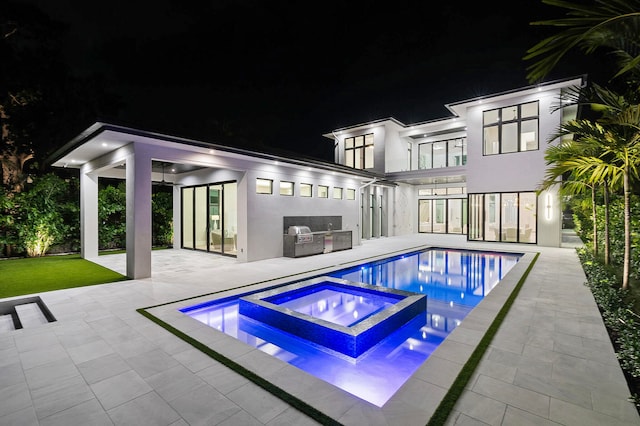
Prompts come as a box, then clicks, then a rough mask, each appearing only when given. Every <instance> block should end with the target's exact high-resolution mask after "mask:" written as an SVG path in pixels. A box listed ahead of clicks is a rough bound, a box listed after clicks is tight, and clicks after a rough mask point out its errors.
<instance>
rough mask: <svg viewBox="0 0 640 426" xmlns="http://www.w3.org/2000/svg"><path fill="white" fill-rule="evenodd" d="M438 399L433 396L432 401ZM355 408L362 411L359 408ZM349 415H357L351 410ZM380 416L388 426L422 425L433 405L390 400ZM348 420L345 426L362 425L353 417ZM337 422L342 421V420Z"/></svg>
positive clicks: (436, 396) (431, 412)
mask: <svg viewBox="0 0 640 426" xmlns="http://www.w3.org/2000/svg"><path fill="white" fill-rule="evenodd" d="M439 398H440V396H439V395H437V394H436V395H433V399H434V400H438V399H439ZM357 408H358V409H360V410H362V408H361V407H359V406H358V407H357ZM349 413H357V411H355V409H352V410H351V411H350V412H349ZM382 414H384V418H385V420H386V421H387V424H389V425H422V424H424V422H425V419H428V418H430V417H431V415H432V414H433V404H429V405H428V406H426V407H419V406H416V405H414V404H408V403H407V402H405V401H400V400H395V399H392V400H390V401H389V402H387V403H386V404H385V405H384V407H382ZM350 418H351V419H352V421H351V422H350V423H345V424H346V425H350V426H351V425H353V426H358V425H361V424H362V422H361V421H358V419H357V418H356V417H355V416H350ZM338 420H340V421H342V418H341V419H338ZM343 423H344V422H343Z"/></svg>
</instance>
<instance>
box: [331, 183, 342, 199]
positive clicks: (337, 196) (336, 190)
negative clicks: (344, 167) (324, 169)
mask: <svg viewBox="0 0 640 426" xmlns="http://www.w3.org/2000/svg"><path fill="white" fill-rule="evenodd" d="M333 198H334V199H336V200H342V188H339V187H337V186H334V187H333Z"/></svg>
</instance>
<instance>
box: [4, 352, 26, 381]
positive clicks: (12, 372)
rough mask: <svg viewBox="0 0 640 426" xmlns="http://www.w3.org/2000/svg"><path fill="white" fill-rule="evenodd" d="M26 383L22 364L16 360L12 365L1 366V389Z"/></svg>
mask: <svg viewBox="0 0 640 426" xmlns="http://www.w3.org/2000/svg"><path fill="white" fill-rule="evenodd" d="M24 381H25V376H24V372H23V371H22V364H21V363H20V361H18V360H17V359H14V362H13V363H12V364H6V365H2V366H0V388H3V387H6V386H11V385H15V384H18V383H23V382H24Z"/></svg>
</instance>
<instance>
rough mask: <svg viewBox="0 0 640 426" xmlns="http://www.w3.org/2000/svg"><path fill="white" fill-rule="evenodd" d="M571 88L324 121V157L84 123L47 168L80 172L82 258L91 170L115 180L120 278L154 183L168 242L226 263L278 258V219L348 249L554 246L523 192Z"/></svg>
mask: <svg viewBox="0 0 640 426" xmlns="http://www.w3.org/2000/svg"><path fill="white" fill-rule="evenodd" d="M583 84H584V78H582V77H581V78H572V79H566V80H562V81H554V82H549V83H545V84H540V85H536V86H531V87H525V88H521V89H518V90H513V91H509V92H504V93H499V94H493V95H490V96H485V97H482V98H475V99H470V100H466V101H462V102H456V103H452V104H448V105H447V108H448V109H449V110H450V111H451V113H452V115H451V116H450V117H447V118H443V119H439V120H434V121H427V122H422V123H417V124H411V125H405V124H403V123H401V122H399V121H397V120H395V119H393V118H389V119H382V120H376V121H373V122H369V123H363V124H359V125H354V126H349V127H346V128H342V129H337V130H334V131H332V132H329V133H327V134H326V135H324V136H326V137H327V138H329V139H331V141H332V143H334V145H335V162H334V163H330V162H323V161H317V160H310V159H302V158H290V157H284V156H277V155H273V154H268V153H262V152H253V151H248V150H242V149H238V148H234V147H229V146H223V145H218V144H212V143H206V142H202V141H197V140H192V139H185V138H179V137H174V136H169V135H164V134H158V133H153V132H146V131H142V130H137V129H132V128H128V127H123V126H117V125H112V124H108V123H95V124H93V125H92V126H90V127H89V128H88V129H86V130H85V131H84V132H82V133H81V134H80V135H78V136H77V137H75V138H74V139H73V140H71V141H70V142H69V143H67V144H66V145H64V146H63V147H62V148H60V149H59V150H58V151H57V152H56V153H54V154H53V156H52V157H51V164H52V165H53V166H55V167H72V168H78V169H79V171H80V190H81V200H80V201H81V247H82V255H83V257H85V258H89V259H91V258H94V257H96V256H97V255H98V238H97V235H98V179H99V178H100V177H109V178H121V179H126V200H127V201H126V203H127V206H126V207H127V223H126V232H127V239H126V244H127V247H126V249H127V275H128V276H129V277H130V278H145V277H149V276H150V275H151V194H152V185H153V184H154V182H155V183H163V184H170V185H171V186H172V188H173V195H174V203H173V205H174V208H173V215H174V221H173V223H174V247H177V248H183V249H192V250H202V251H207V252H212V253H217V254H220V255H227V256H235V257H237V259H238V261H240V262H250V261H255V260H260V259H267V258H273V257H280V256H283V236H284V234H285V233H286V232H287V225H291V224H295V225H307V226H310V227H311V228H312V229H311V230H312V231H325V230H326V229H325V227H332V228H333V229H334V230H338V229H340V230H345V231H351V235H352V239H353V244H354V245H358V244H360V241H361V239H368V238H377V237H385V236H395V235H404V234H411V233H419V232H421V233H452V234H460V235H461V236H462V235H466V236H467V239H468V240H472V241H475V240H477V241H501V242H514V243H527V244H538V245H542V246H559V245H560V241H561V208H560V203H559V202H558V197H557V193H556V192H555V191H554V190H551V191H546V192H544V193H541V194H537V193H536V189H537V188H538V186H539V184H540V182H541V181H542V180H543V178H544V174H545V160H544V153H545V148H546V146H547V143H548V138H549V135H552V134H553V133H554V132H555V131H556V130H557V128H558V126H559V125H560V124H561V122H562V121H563V120H568V119H571V118H574V117H575V114H576V109H575V108H571V107H567V108H562V109H558V108H556V106H557V105H558V103H559V101H560V95H561V93H562V92H563V91H565V90H568V89H570V88H575V87H576V86H582V85H583ZM555 142H556V143H557V141H555ZM329 221H331V222H329ZM305 222H306V223H305ZM314 228H315V229H314Z"/></svg>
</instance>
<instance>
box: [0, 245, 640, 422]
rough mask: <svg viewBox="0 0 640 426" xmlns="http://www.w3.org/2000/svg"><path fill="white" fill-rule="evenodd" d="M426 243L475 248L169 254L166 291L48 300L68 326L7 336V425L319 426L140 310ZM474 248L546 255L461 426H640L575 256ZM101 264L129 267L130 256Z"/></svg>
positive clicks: (2, 386) (163, 272)
mask: <svg viewBox="0 0 640 426" xmlns="http://www.w3.org/2000/svg"><path fill="white" fill-rule="evenodd" d="M425 244H432V245H437V246H447V245H448V246H456V247H464V246H467V245H469V243H467V242H466V241H465V240H464V239H462V238H459V237H456V236H434V235H428V236H425V235H414V236H409V237H394V238H384V239H379V240H373V241H368V242H366V243H365V244H363V245H362V246H357V247H355V248H354V249H353V250H348V251H345V252H338V253H329V254H324V255H319V256H310V257H308V258H301V259H286V258H279V259H271V260H268V261H260V262H251V263H249V264H237V263H235V261H234V260H233V259H230V258H221V257H219V256H215V255H211V254H206V253H199V252H187V251H183V250H173V251H160V252H154V254H153V262H154V263H153V278H150V279H146V280H133V281H127V282H121V283H114V284H105V285H99V286H92V287H84V288H78V289H69V290H61V291H54V292H48V293H43V294H41V297H42V299H43V300H44V301H45V303H46V304H47V305H48V307H49V308H50V310H51V311H52V312H53V314H54V315H55V316H56V318H57V321H56V322H55V323H51V324H45V325H41V326H35V327H31V328H25V329H23V330H14V331H7V332H0V425H64V426H74V425H112V424H117V425H145V424H149V425H187V424H222V425H254V424H255V425H264V424H267V425H282V424H290V425H312V424H317V422H315V421H314V420H313V419H311V418H309V417H307V416H306V415H304V414H302V413H300V412H299V411H297V410H295V409H294V408H292V407H290V406H288V405H287V404H286V403H284V402H283V401H281V400H280V399H278V398H276V397H274V396H273V395H271V394H269V393H267V392H265V391H264V390H262V389H261V388H259V387H258V386H256V385H254V384H253V383H251V382H249V381H247V380H246V379H245V378H243V377H241V376H239V375H237V374H236V373H234V372H232V371H231V370H229V369H227V368H226V367H224V366H222V365H221V364H219V363H217V362H215V361H214V360H212V359H211V358H209V357H207V356H205V355H204V354H202V353H201V352H199V351H197V350H196V349H194V348H193V347H191V346H190V345H188V344H186V343H185V342H183V341H182V340H180V339H177V338H176V337H175V336H173V335H171V334H169V333H168V332H166V331H165V330H163V329H161V328H160V327H158V326H157V325H155V324H154V323H152V322H150V321H149V320H147V319H146V318H144V317H142V316H141V315H140V314H138V313H137V312H136V311H135V309H137V308H140V307H146V306H152V305H156V304H160V303H166V302H171V301H175V300H179V299H184V298H188V297H193V296H197V295H201V294H205V293H209V292H212V291H216V290H223V289H225V288H229V287H232V286H239V285H243V284H248V283H252V282H256V281H258V280H264V279H268V278H273V277H278V276H282V275H286V274H290V273H297V272H304V271H308V270H312V269H315V268H319V267H328V266H331V265H335V264H337V263H339V262H344V261H345V259H359V258H366V257H369V256H373V255H379V254H383V253H387V252H391V251H395V250H400V249H407V248H411V247H415V246H418V245H425ZM472 247H473V248H480V249H482V248H489V249H492V250H499V249H505V250H506V249H509V250H514V249H516V247H517V249H518V250H520V249H523V250H528V251H540V252H541V256H540V258H539V259H538V261H537V263H536V265H535V267H534V268H533V270H532V272H531V273H530V275H529V278H528V279H527V282H526V283H525V285H524V286H523V288H522V290H521V292H520V295H519V297H518V299H517V300H516V303H515V304H514V305H513V307H512V309H511V311H510V313H509V315H508V316H507V318H506V320H505V322H504V323H503V326H502V327H501V329H500V330H499V332H498V334H497V335H496V337H495V339H494V341H493V342H492V345H491V347H490V348H489V350H488V351H487V353H486V354H485V357H484V359H483V360H482V363H481V365H480V367H479V369H478V371H477V374H476V375H475V376H474V378H473V380H472V381H471V383H470V384H469V386H468V389H467V390H466V392H465V393H464V394H463V396H462V398H461V400H460V401H459V403H458V405H457V406H456V409H455V410H456V411H455V412H454V413H453V415H452V416H451V417H450V419H449V423H450V424H505V425H507V424H509V425H510V424H517V425H521V424H566V425H585V424H597V425H614V424H629V425H640V419H639V417H638V415H637V412H636V410H635V408H634V407H633V405H632V404H631V403H629V402H627V397H628V393H629V390H628V388H627V385H626V382H625V380H624V377H623V375H622V372H621V370H620V367H619V366H618V364H617V360H616V358H615V354H614V353H613V350H612V346H611V343H610V342H609V339H608V336H607V334H606V331H605V329H604V326H603V325H602V321H601V319H600V317H599V313H598V309H597V307H596V305H595V303H594V302H593V298H592V297H591V295H590V293H589V290H588V288H587V287H585V286H584V285H583V282H584V275H583V274H582V270H581V268H580V265H579V262H578V259H577V256H576V255H575V251H574V250H573V249H571V248H568V249H567V248H564V249H549V248H539V247H535V246H514V245H496V244H488V245H483V244H472ZM98 262H99V263H101V264H104V265H108V266H109V267H110V268H112V269H114V270H120V271H123V270H124V267H125V265H124V256H123V255H111V256H101V257H100V259H98ZM5 300H6V299H5ZM346 420H348V422H346V421H345V423H348V424H371V418H365V417H362V418H354V417H350V418H349V419H346ZM427 420H428V419H424V423H426V421H427ZM376 421H380V418H377V420H376ZM382 424H384V423H382Z"/></svg>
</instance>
